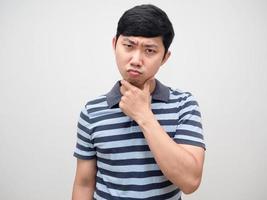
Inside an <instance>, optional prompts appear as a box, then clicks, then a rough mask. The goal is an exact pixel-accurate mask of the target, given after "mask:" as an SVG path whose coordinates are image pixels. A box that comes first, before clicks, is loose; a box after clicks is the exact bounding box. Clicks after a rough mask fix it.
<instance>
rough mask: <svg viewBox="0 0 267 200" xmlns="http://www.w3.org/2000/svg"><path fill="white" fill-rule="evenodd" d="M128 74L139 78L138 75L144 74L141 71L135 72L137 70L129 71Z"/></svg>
mask: <svg viewBox="0 0 267 200" xmlns="http://www.w3.org/2000/svg"><path fill="white" fill-rule="evenodd" d="M127 72H128V73H129V74H131V75H133V76H138V75H140V74H142V73H141V72H140V71H138V70H135V69H129V70H127Z"/></svg>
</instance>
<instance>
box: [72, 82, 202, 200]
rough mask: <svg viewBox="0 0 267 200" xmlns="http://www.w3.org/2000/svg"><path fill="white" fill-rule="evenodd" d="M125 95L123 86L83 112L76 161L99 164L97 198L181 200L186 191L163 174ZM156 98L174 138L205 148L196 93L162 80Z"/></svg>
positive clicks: (155, 106) (156, 110) (156, 106)
mask: <svg viewBox="0 0 267 200" xmlns="http://www.w3.org/2000/svg"><path fill="white" fill-rule="evenodd" d="M121 96H122V95H121V93H120V81H118V82H117V83H116V84H115V85H114V87H113V88H112V89H111V91H110V92H109V93H107V94H105V95H101V96H99V97H97V98H95V99H93V100H91V101H89V102H88V103H87V104H86V105H85V107H84V108H83V109H82V111H81V113H80V118H79V121H78V128H77V143H76V147H75V150H74V156H75V157H76V158H78V159H84V160H89V159H96V161H97V177H96V190H95V192H94V199H97V200H98V199H107V200H111V199H116V200H140V199H142V200H144V199H145V200H154V199H155V200H161V199H164V200H165V199H170V200H179V199H181V193H182V192H181V190H180V189H179V188H177V187H176V186H175V185H174V184H172V183H171V182H170V181H169V180H168V179H167V178H166V177H165V176H164V175H163V173H162V172H161V170H160V169H159V167H158V165H157V163H156V161H155V159H154V157H153V155H152V153H151V151H150V149H149V146H148V144H147V142H146V139H145V138H144V135H143V133H142V131H141V129H140V127H139V126H138V124H137V123H136V122H135V121H134V120H132V119H131V118H130V117H128V116H127V115H125V114H124V113H123V112H122V110H121V109H120V108H119V102H120V99H121ZM151 96H152V98H151V99H152V100H151V109H152V112H153V113H154V115H155V117H156V119H157V120H158V122H159V123H160V125H161V126H162V127H163V128H164V130H165V131H166V133H167V134H168V135H169V137H171V138H172V139H173V140H174V141H175V142H176V143H178V144H188V145H194V146H199V147H202V148H204V149H205V143H204V139H203V133H202V125H201V114H200V111H199V106H198V103H197V101H196V100H195V98H194V97H193V96H192V95H191V94H190V93H188V92H182V91H180V90H177V89H172V88H170V87H167V86H165V85H163V84H162V83H161V82H160V81H158V80H156V86H155V90H154V91H153V93H152V94H151ZM151 131H152V132H153V130H151Z"/></svg>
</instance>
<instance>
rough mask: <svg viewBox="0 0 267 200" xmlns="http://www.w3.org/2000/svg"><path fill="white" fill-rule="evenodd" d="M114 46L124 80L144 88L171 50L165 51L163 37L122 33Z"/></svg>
mask: <svg viewBox="0 0 267 200" xmlns="http://www.w3.org/2000/svg"><path fill="white" fill-rule="evenodd" d="M113 47H114V51H115V57H116V62H117V66H118V69H119V71H120V73H121V76H122V78H123V79H124V80H126V81H128V82H130V83H131V84H133V85H135V86H137V87H139V88H142V87H143V84H144V82H145V81H146V80H148V79H150V78H152V77H154V76H155V74H156V73H157V71H158V70H159V68H160V66H161V65H163V64H164V63H165V62H166V61H167V59H168V57H169V55H170V52H167V53H166V55H165V56H164V53H165V48H164V46H163V42H162V38H161V37H153V38H146V37H135V36H123V35H120V36H119V38H118V41H117V43H116V38H114V39H113Z"/></svg>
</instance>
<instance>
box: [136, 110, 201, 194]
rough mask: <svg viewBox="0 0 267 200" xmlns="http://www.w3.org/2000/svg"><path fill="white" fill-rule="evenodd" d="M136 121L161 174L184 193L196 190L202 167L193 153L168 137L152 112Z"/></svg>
mask: <svg viewBox="0 0 267 200" xmlns="http://www.w3.org/2000/svg"><path fill="white" fill-rule="evenodd" d="M137 123H138V124H139V126H140V128H141V129H142V131H143V134H144V137H145V138H146V140H147V143H148V145H149V147H150V150H151V151H152V153H153V155H154V158H155V160H156V162H157V164H158V165H159V167H160V169H161V171H162V172H163V174H164V175H165V176H166V177H167V178H168V179H169V180H170V181H171V182H173V183H174V184H175V185H177V186H178V187H179V188H180V189H181V190H182V191H183V192H185V193H191V192H193V191H194V190H196V189H197V187H198V185H199V183H200V179H201V172H202V167H201V163H198V161H197V159H196V158H195V157H194V155H192V154H191V153H190V152H189V151H187V150H186V149H184V148H183V147H182V146H181V145H179V144H177V143H175V142H174V141H173V139H172V138H170V137H169V135H168V134H167V133H166V132H165V130H164V129H163V128H162V127H161V126H160V124H159V123H158V121H157V120H156V118H155V117H154V115H153V113H152V112H151V113H148V114H146V115H143V117H142V118H141V119H139V120H137Z"/></svg>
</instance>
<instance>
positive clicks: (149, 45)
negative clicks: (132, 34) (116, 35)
mask: <svg viewBox="0 0 267 200" xmlns="http://www.w3.org/2000/svg"><path fill="white" fill-rule="evenodd" d="M123 41H125V42H129V43H130V44H133V45H138V42H136V41H133V40H131V39H129V38H123ZM142 46H144V47H147V48H158V45H156V44H143V45H142Z"/></svg>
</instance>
